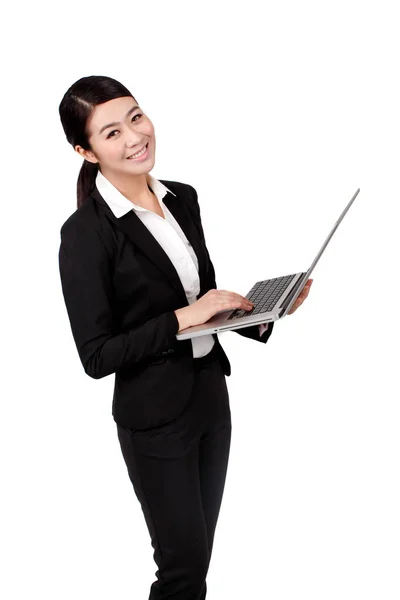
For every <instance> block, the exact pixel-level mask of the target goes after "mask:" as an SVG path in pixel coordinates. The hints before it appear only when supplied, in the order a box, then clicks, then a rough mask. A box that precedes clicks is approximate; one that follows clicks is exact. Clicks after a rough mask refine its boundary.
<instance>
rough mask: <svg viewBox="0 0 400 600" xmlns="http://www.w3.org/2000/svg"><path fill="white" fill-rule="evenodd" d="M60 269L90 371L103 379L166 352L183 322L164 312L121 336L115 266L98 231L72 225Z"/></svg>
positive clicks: (64, 231) (64, 234)
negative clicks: (114, 301)
mask: <svg viewBox="0 0 400 600" xmlns="http://www.w3.org/2000/svg"><path fill="white" fill-rule="evenodd" d="M59 269H60V276H61V284H62V291H63V295H64V300H65V304H66V307H67V312H68V317H69V320H70V324H71V329H72V334H73V337H74V340H75V344H76V347H77V350H78V354H79V357H80V360H81V362H82V365H83V367H84V369H85V372H86V373H87V375H89V376H90V377H93V378H94V379H100V378H102V377H105V376H106V375H110V374H111V373H115V372H117V371H118V370H120V369H123V368H126V367H129V366H131V365H134V364H135V363H137V362H138V361H141V360H143V359H147V358H149V357H154V356H155V355H156V354H158V353H159V352H163V351H166V350H167V349H169V348H170V347H171V346H173V345H174V343H175V342H176V337H175V335H176V333H177V331H178V326H179V323H178V319H177V317H176V314H175V312H174V311H169V312H165V313H163V314H161V315H159V316H157V317H153V318H152V319H149V320H148V321H146V322H145V323H142V324H141V325H138V326H137V327H135V328H133V329H130V330H129V331H127V332H126V333H118V332H117V331H116V330H115V327H114V324H113V315H112V305H111V303H112V264H111V258H110V256H109V254H108V252H107V248H106V247H105V244H104V242H103V240H102V238H101V237H100V234H99V233H97V231H95V229H94V228H86V227H84V226H83V225H82V224H78V223H77V222H76V221H67V222H66V223H64V225H63V226H62V228H61V244H60V250H59Z"/></svg>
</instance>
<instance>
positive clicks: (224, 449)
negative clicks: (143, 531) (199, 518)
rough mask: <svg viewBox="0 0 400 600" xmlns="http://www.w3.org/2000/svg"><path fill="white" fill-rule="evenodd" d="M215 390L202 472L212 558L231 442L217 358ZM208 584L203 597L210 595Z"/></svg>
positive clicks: (202, 450) (202, 445) (225, 391)
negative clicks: (207, 593) (207, 592)
mask: <svg viewBox="0 0 400 600" xmlns="http://www.w3.org/2000/svg"><path fill="white" fill-rule="evenodd" d="M208 368H210V369H211V373H210V375H211V377H212V378H213V382H212V385H211V386H210V389H211V390H212V393H210V395H209V396H208V397H207V398H205V399H204V400H205V405H204V407H203V408H204V409H205V411H206V414H207V415H208V419H207V425H206V426H205V427H204V430H203V433H202V436H201V438H200V448H199V475H200V488H201V496H202V504H203V512H204V519H205V523H206V529H207V542H208V555H209V561H210V560H211V554H212V548H213V542H214V534H215V528H216V525H217V521H218V516H219V511H220V507H221V502H222V497H223V493H224V487H225V480H226V473H227V468H228V461H229V451H230V443H231V429H232V424H231V411H230V406H229V395H228V389H227V385H226V380H225V375H224V373H223V371H222V369H221V367H220V364H219V363H218V362H217V361H216V362H213V363H212V365H211V366H210V367H208ZM206 591H207V585H206V582H204V588H203V591H202V594H201V595H200V597H199V600H204V599H205V597H206Z"/></svg>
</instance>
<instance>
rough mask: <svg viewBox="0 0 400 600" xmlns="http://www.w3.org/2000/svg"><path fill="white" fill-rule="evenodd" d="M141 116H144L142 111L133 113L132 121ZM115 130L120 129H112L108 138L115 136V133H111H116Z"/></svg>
mask: <svg viewBox="0 0 400 600" xmlns="http://www.w3.org/2000/svg"><path fill="white" fill-rule="evenodd" d="M141 116H142V114H141V113H138V114H136V115H133V117H132V119H131V121H133V120H134V119H136V117H141ZM115 131H118V129H113V130H112V131H110V133H109V134H108V136H107V139H108V138H110V137H114V136H113V135H111V134H112V133H114V132H115Z"/></svg>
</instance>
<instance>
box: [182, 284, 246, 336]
mask: <svg viewBox="0 0 400 600" xmlns="http://www.w3.org/2000/svg"><path fill="white" fill-rule="evenodd" d="M234 308H239V309H240V308H242V309H243V310H247V311H249V310H251V309H252V308H254V303H253V302H250V300H248V299H247V298H245V297H244V296H241V295H240V294H236V293H235V292H229V291H227V290H216V289H213V290H208V292H207V293H206V294H204V296H202V297H201V298H199V300H196V302H193V304H191V305H190V306H185V307H184V308H179V309H178V310H176V311H175V314H176V316H177V318H178V322H179V331H180V330H181V329H185V328H186V327H190V326H193V325H202V324H203V323H205V322H206V321H208V320H209V319H211V317H213V316H214V315H216V314H217V313H218V312H221V311H224V310H232V309H234Z"/></svg>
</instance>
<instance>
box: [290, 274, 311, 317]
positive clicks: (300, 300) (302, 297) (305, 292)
mask: <svg viewBox="0 0 400 600" xmlns="http://www.w3.org/2000/svg"><path fill="white" fill-rule="evenodd" d="M312 282H313V280H312V279H308V281H306V284H305V286H304V288H303V289H302V290H301V293H300V295H299V297H298V298H297V300H296V302H295V303H294V304H293V306H292V308H291V309H290V310H289V312H288V315H292V314H293V313H294V312H295V311H296V310H297V309H298V308H299V306H301V305H302V304H303V302H304V300H305V299H306V298H307V296H308V293H309V291H310V287H311V284H312Z"/></svg>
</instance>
